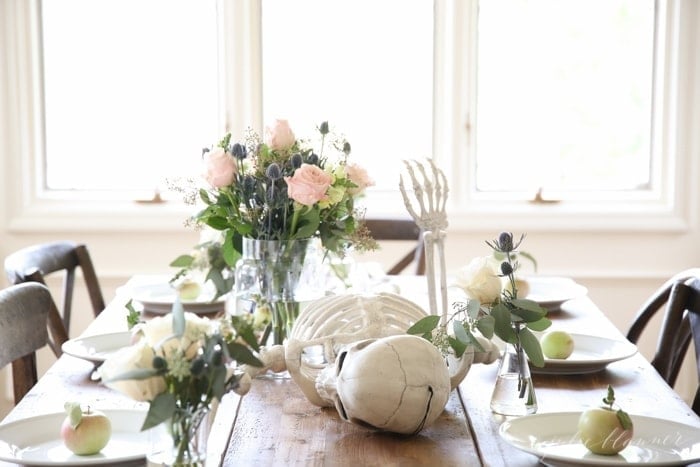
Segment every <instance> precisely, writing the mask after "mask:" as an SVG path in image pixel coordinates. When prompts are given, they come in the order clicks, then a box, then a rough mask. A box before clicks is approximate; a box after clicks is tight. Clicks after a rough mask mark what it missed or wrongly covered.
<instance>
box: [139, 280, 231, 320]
mask: <svg viewBox="0 0 700 467" xmlns="http://www.w3.org/2000/svg"><path fill="white" fill-rule="evenodd" d="M213 297H214V293H213V292H212V291H207V290H205V291H203V292H202V294H200V296H199V297H197V298H196V299H194V300H181V302H182V306H183V308H184V309H185V311H191V312H192V313H197V314H209V313H218V312H220V311H222V310H223V309H224V307H225V306H226V299H225V297H219V298H217V299H216V300H213V301H212V299H213ZM131 298H132V299H133V300H134V301H135V302H138V303H140V304H141V305H142V306H143V309H144V311H147V312H149V313H155V314H162V315H164V314H168V313H170V312H171V311H172V309H173V303H175V299H176V298H177V291H176V290H175V289H174V288H173V287H172V286H171V285H170V284H150V285H142V286H138V287H135V288H134V289H133V290H132V292H131Z"/></svg>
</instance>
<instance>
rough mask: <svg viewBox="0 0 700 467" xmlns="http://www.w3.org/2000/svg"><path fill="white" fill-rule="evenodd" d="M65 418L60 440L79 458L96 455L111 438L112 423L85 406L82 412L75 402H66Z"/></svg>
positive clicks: (100, 413) (98, 412)
mask: <svg viewBox="0 0 700 467" xmlns="http://www.w3.org/2000/svg"><path fill="white" fill-rule="evenodd" d="M64 407H65V409H66V413H67V414H68V415H66V418H65V419H64V420H63V424H62V425H61V439H63V443H64V444H65V445H66V447H67V448H68V449H70V450H71V451H72V452H73V453H74V454H77V455H79V456H88V455H90V454H97V453H98V452H100V451H101V450H102V448H104V447H105V446H106V445H107V443H108V442H109V438H110V437H111V436H112V423H111V422H110V421H109V418H107V416H106V415H105V414H104V413H102V412H100V411H98V410H92V409H91V408H90V406H87V408H86V410H82V409H81V407H80V404H78V403H76V402H66V404H65V406H64Z"/></svg>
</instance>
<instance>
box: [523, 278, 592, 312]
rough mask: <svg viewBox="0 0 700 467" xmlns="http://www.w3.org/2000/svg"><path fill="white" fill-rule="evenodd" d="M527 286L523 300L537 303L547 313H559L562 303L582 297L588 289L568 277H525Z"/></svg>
mask: <svg viewBox="0 0 700 467" xmlns="http://www.w3.org/2000/svg"><path fill="white" fill-rule="evenodd" d="M524 279H525V280H526V281H527V284H528V286H529V291H528V293H527V296H526V297H525V298H527V299H529V300H532V301H534V302H537V303H538V304H539V305H540V306H541V307H543V308H545V309H546V310H547V311H559V310H560V309H561V305H562V303H564V302H566V301H568V300H573V299H574V298H579V297H584V296H585V295H586V294H587V293H588V289H587V288H586V287H584V286H582V285H581V284H579V283H577V282H576V281H574V280H573V279H571V278H568V277H554V276H527V277H525V278H524Z"/></svg>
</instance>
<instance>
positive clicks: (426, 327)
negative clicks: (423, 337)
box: [406, 315, 440, 335]
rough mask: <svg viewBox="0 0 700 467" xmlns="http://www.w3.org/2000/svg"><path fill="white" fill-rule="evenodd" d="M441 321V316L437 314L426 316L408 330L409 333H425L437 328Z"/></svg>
mask: <svg viewBox="0 0 700 467" xmlns="http://www.w3.org/2000/svg"><path fill="white" fill-rule="evenodd" d="M439 323H440V317H439V316H437V315H430V316H426V317H425V318H421V319H419V320H418V321H416V323H415V324H414V325H413V326H411V327H410V328H408V330H406V333H407V334H415V335H419V334H425V333H431V332H432V331H433V330H434V329H435V328H437V326H438V324H439Z"/></svg>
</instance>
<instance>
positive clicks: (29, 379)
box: [0, 283, 55, 404]
mask: <svg viewBox="0 0 700 467" xmlns="http://www.w3.org/2000/svg"><path fill="white" fill-rule="evenodd" d="M51 307H54V308H55V305H54V302H53V299H52V298H51V292H49V289H47V288H46V286H45V285H42V284H36V283H25V284H18V285H11V286H9V287H7V288H6V289H3V290H0V368H4V367H5V366H6V365H8V364H12V385H13V388H14V397H15V404H17V403H18V402H19V401H20V400H21V399H22V398H23V397H24V395H25V394H26V393H27V392H28V391H29V390H30V389H31V388H32V387H33V386H34V385H35V384H36V382H37V381H38V375H37V366H36V351H37V350H39V349H41V348H42V347H44V346H45V345H47V344H48V332H47V318H48V314H49V310H50V309H51Z"/></svg>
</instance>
